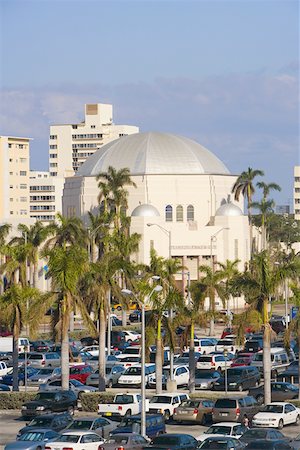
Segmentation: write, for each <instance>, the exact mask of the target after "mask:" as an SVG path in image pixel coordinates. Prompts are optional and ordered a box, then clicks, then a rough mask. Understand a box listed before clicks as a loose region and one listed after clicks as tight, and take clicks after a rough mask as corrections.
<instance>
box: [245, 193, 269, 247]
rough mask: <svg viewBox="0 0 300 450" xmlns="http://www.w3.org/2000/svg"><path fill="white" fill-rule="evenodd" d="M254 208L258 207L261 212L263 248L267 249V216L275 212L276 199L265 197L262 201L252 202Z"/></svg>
mask: <svg viewBox="0 0 300 450" xmlns="http://www.w3.org/2000/svg"><path fill="white" fill-rule="evenodd" d="M251 206H252V208H255V209H258V210H259V211H260V214H261V234H262V248H263V250H266V248H267V229H266V224H267V217H268V215H269V214H271V213H273V208H274V201H273V200H266V199H265V198H263V199H262V200H261V201H260V202H252V203H251Z"/></svg>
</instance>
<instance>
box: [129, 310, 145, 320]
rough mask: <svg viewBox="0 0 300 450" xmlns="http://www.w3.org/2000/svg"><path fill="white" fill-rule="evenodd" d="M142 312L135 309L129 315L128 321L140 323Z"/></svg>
mask: <svg viewBox="0 0 300 450" xmlns="http://www.w3.org/2000/svg"><path fill="white" fill-rule="evenodd" d="M141 317H142V312H141V311H140V310H139V309H136V310H135V311H132V312H131V313H130V314H129V321H130V322H141Z"/></svg>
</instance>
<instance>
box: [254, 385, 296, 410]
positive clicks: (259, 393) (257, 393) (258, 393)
mask: <svg viewBox="0 0 300 450" xmlns="http://www.w3.org/2000/svg"><path fill="white" fill-rule="evenodd" d="M264 392H265V389H264V385H261V386H259V387H256V388H252V389H249V395H252V396H253V397H254V398H255V399H256V400H257V402H258V403H259V404H260V405H261V404H262V403H263V401H264ZM298 395H299V388H298V387H297V386H295V385H293V384H291V383H283V382H279V381H274V382H272V383H271V401H272V402H285V401H286V400H293V399H297V398H298Z"/></svg>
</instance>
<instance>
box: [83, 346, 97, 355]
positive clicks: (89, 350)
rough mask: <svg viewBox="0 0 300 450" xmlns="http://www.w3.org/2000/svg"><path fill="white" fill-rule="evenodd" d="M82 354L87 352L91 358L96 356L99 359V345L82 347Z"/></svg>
mask: <svg viewBox="0 0 300 450" xmlns="http://www.w3.org/2000/svg"><path fill="white" fill-rule="evenodd" d="M81 351H82V352H87V353H89V354H90V355H91V356H96V357H97V358H99V345H88V346H87V347H82V349H81Z"/></svg>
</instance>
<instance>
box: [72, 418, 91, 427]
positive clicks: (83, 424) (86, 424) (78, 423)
mask: <svg viewBox="0 0 300 450" xmlns="http://www.w3.org/2000/svg"><path fill="white" fill-rule="evenodd" d="M92 423H93V421H92V420H79V419H77V420H74V422H73V423H72V424H71V426H69V429H70V430H89V429H90V428H91V425H92Z"/></svg>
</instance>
